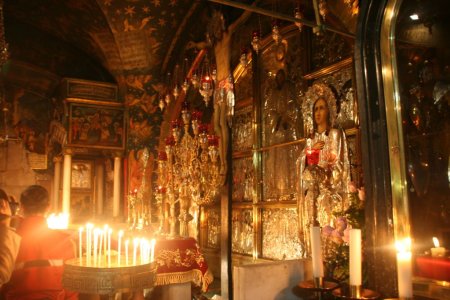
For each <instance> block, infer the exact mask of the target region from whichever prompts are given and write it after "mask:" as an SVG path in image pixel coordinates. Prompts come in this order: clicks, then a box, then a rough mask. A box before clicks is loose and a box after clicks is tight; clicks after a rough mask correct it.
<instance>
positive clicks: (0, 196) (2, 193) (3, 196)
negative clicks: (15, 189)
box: [0, 189, 9, 201]
mask: <svg viewBox="0 0 450 300" xmlns="http://www.w3.org/2000/svg"><path fill="white" fill-rule="evenodd" d="M8 199H9V198H8V194H7V193H6V192H5V191H4V190H3V189H0V200H5V201H8Z"/></svg>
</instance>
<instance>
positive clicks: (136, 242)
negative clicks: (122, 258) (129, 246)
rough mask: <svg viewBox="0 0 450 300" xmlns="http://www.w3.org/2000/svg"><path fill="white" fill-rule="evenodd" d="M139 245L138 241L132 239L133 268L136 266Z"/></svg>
mask: <svg viewBox="0 0 450 300" xmlns="http://www.w3.org/2000/svg"><path fill="white" fill-rule="evenodd" d="M138 245H139V239H138V238H134V240H133V266H135V265H136V256H137V247H138Z"/></svg>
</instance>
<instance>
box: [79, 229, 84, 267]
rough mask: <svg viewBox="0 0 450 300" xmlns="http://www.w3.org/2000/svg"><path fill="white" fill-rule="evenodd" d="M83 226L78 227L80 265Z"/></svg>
mask: <svg viewBox="0 0 450 300" xmlns="http://www.w3.org/2000/svg"><path fill="white" fill-rule="evenodd" d="M83 230H84V229H83V227H80V228H79V229H78V247H79V249H78V253H79V255H80V265H81V263H82V258H83Z"/></svg>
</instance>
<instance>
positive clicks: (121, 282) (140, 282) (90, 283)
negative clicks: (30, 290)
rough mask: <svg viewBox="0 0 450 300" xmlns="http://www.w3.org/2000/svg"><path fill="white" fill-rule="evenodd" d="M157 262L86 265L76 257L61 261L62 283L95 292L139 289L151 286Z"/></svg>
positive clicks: (85, 291) (153, 282) (100, 293)
mask: <svg viewBox="0 0 450 300" xmlns="http://www.w3.org/2000/svg"><path fill="white" fill-rule="evenodd" d="M156 270H157V265H156V263H155V262H152V263H145V264H138V265H132V266H120V267H119V266H117V265H112V266H111V267H90V266H89V267H88V266H87V265H86V261H84V260H83V262H82V263H80V260H79V258H74V259H70V260H67V261H65V262H64V272H63V279H62V283H63V286H64V288H65V289H67V290H71V291H75V292H79V293H86V294H97V295H109V296H110V298H111V299H114V294H115V293H120V292H132V291H141V290H143V289H150V288H153V287H154V284H155V279H156Z"/></svg>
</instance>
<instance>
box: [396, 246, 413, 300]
mask: <svg viewBox="0 0 450 300" xmlns="http://www.w3.org/2000/svg"><path fill="white" fill-rule="evenodd" d="M396 246H397V278H398V296H399V298H402V299H404V298H411V299H412V295H413V293H412V265H411V258H412V254H411V239H410V238H406V239H404V240H403V241H398V242H397V243H396Z"/></svg>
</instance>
